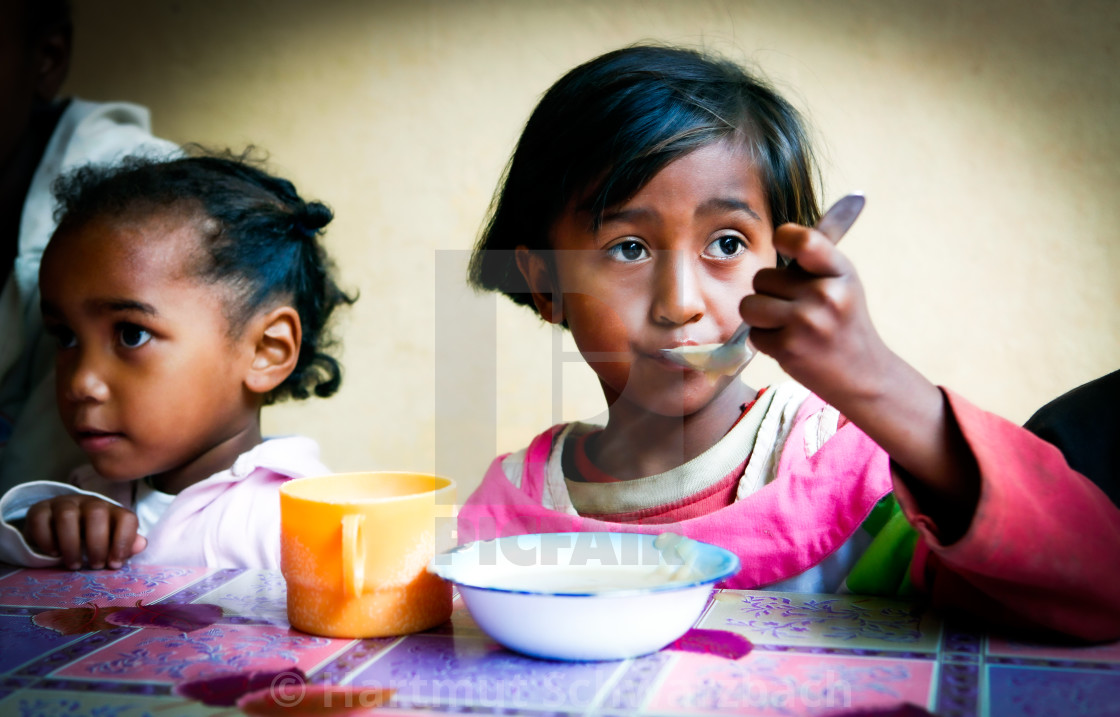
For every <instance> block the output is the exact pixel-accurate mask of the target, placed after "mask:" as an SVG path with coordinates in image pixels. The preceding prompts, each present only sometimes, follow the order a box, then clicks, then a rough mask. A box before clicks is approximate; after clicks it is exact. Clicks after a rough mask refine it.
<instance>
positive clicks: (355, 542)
mask: <svg viewBox="0 0 1120 717" xmlns="http://www.w3.org/2000/svg"><path fill="white" fill-rule="evenodd" d="M364 520H365V516H364V515H356V514H351V515H344V516H342V585H343V588H344V589H345V591H346V596H347V597H358V596H360V595H361V594H362V587H363V585H364V583H365V575H366V543H365V541H364V540H362V522H363V521H364Z"/></svg>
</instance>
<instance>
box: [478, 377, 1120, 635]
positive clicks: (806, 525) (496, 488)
mask: <svg viewBox="0 0 1120 717" xmlns="http://www.w3.org/2000/svg"><path fill="white" fill-rule="evenodd" d="M945 393H946V396H947V397H948V400H949V406H950V408H951V410H952V414H953V416H954V417H955V419H956V421H957V423H958V424H959V425H960V427H961V430H962V432H963V433H964V436H965V439H966V441H967V442H968V444H969V445H970V446H971V448H972V450H973V453H974V455H975V456H976V460H977V463H978V465H979V467H980V474H981V480H982V487H981V495H980V502H979V505H978V507H977V510H976V514H975V516H974V517H973V521H972V524H971V527H970V528H969V531H968V532H967V534H966V535H965V536H964V537H963V538H961V539H960V540H958V541H957V542H956V543H954V544H952V545H942V544H941V543H940V542H939V541H938V539H937V529H936V526H934V525H933V524H932V522H931V521H930V519H929V518H928V517H926V516H925V515H923V514H922V512H921V510H920V508H919V506H918V505H917V504H916V502H915V500H914V499H913V497H912V496H911V495H910V493H909V492H908V491H907V490H906V488H905V485H904V484H903V482H902V480H901V479H900V478H899V476H898V475H894V474H893V473H892V467H891V463H890V460H889V456H887V454H886V453H885V452H884V451H883V450H882V449H881V448H879V447H878V446H877V445H876V444H875V443H874V442H872V441H871V439H869V438H868V437H867V436H866V435H865V434H864V433H863V432H862V431H860V430H859V429H858V428H857V427H856V426H854V425H853V424H850V423H849V424H846V425H844V426H843V427H841V428H840V429H839V430H838V431H837V432H836V433H835V435H833V436H832V437H831V438H830V439H829V440H827V441H826V442H825V443H824V445H823V446H821V447H820V449H819V450H817V451H816V452H814V453H812V454H811V455H806V451H804V450H800V449H799V447H800V446H803V445H805V443H804V441H803V440H802V437H803V434H804V432H805V431H806V430H807V428H806V427H807V425H808V424H809V422H808V420H807V419H808V418H809V417H810V416H812V415H814V414H816V413H818V412H819V411H820V410H821V408H822V407H823V405H824V404H823V402H822V401H820V399H818V398H817V397H815V396H810V397H809V398H808V399H807V400H806V401H805V402H804V403H803V405H802V407H801V409H800V410H799V412H798V414H797V420H796V424H795V426H794V427H793V429H792V433H791V434H790V438H789V439H788V440H787V441H786V442H785V444H784V445H785V449H784V450H783V451H782V453H781V456H780V458H779V463H778V473H777V478H776V479H775V480H773V481H771V482H770V483H768V484H767V485H766V486H765V487H763V488H762V489H760V490H759V491H758V492H756V493H754V494H753V495H751V496H748V497H747V498H745V499H743V500H740V501H737V502H735V503H733V504H731V505H730V506H727V507H726V508H723V509H720V510H718V511H716V512H714V513H711V514H709V515H706V516H703V517H700V518H694V519H691V520H686V521H682V522H680V523H676V524H674V525H672V526H666V525H640V524H619V523H608V522H604V521H601V520H596V519H594V518H585V517H582V516H579V515H576V514H570V513H563V512H559V511H556V510H552V509H549V508H545V507H543V506H542V504H541V502H542V492H543V487H544V481H545V470H544V467H545V465H546V463H547V461H548V459H549V454H550V452H551V450H552V438H553V436H554V435H555V434H556V432H557V430H558V429H559V428H561V427H554V428H552V429H550V430H549V431H546V432H545V433H543V434H541V435H540V436H538V437H537V438H536V439H534V441H533V442H532V443H531V444H530V446H529V448H528V451H527V453H526V455H525V461H524V467H523V471H522V475H521V480H520V486H516V485H514V484H513V483H512V482H511V481H510V479H509V478H507V476H506V474H505V472H504V471H503V469H502V465H501V463H502V460H503V459H504V458H505V456H501V457H499V458H498V459H496V460H495V461H494V463H493V464H492V465H491V466H490V469H489V470H488V471H487V473H486V476H485V477H484V478H483V481H482V484H481V485H480V486H479V488H478V490H476V491H475V493H474V494H473V495H471V496H470V498H469V499H468V500H467V501H466V504H465V505H464V506H463V508H462V510H461V511H460V515H459V523H460V525H459V533H460V539H461V540H469V539H474V538H479V539H486V538H490V537H495V536H498V535H514V534H520V533H530V532H566V531H592V530H613V531H624V532H640V533H660V532H664V531H666V530H672V531H673V532H676V533H680V534H682V535H686V536H688V537H691V538H694V539H697V540H703V541H705V542H709V543H713V544H716V545H720V546H723V547H725V548H728V549H730V550H732V551H734V552H735V553H736V554H737V555H738V556H739V558H740V561H741V562H742V565H743V568H742V570H741V572H740V573H739V574H738V575H737V576H735V577H734V578H732V579H731V580H729V581H727V582H726V583H725V586H727V587H734V588H760V587H766V586H774V584H775V583H779V582H780V581H783V580H789V579H791V578H793V577H795V576H797V575H799V574H802V573H804V572H805V571H807V570H813V569H816V568H817V567H818V566H821V565H823V564H824V563H825V561H827V560H829V559H830V558H832V557H833V556H834V555H835V554H838V553H839V551H842V550H846V549H850V547H851V546H852V544H853V542H856V541H854V540H853V539H854V538H855V537H856V532H857V530H858V529H859V527H860V525H861V524H862V523H863V521H864V519H865V518H866V517H867V516H868V514H869V513H870V511H871V509H872V507H873V506H874V505H875V503H876V502H878V501H879V500H880V499H881V498H883V497H884V496H885V495H887V494H889V493H890V492H891V491H892V490H893V491H894V492H895V495H896V498H897V499H898V501H899V503H900V504H901V506H902V508H903V511H904V512H905V514H906V516H907V518H908V519H909V520H910V522H911V523H912V524H913V525H914V526H915V527H916V529H917V530H918V533H919V535H920V537H921V539H920V540H919V542H918V548H917V549H916V551H915V556H914V557H915V559H914V561H913V564H912V573H911V578H912V579H913V581H914V582H915V584H916V585H917V586H918V587H919V588H921V589H923V590H925V591H926V592H928V593H930V595H931V596H932V598H933V601H934V602H935V603H936V604H938V605H941V606H945V607H959V608H963V609H965V610H967V611H968V612H971V613H974V614H982V615H989V616H993V617H997V618H999V619H1001V620H1002V621H1004V622H1008V623H1011V624H1016V625H1021V624H1027V625H1035V626H1042V627H1045V628H1050V629H1054V630H1058V631H1061V632H1065V633H1069V634H1073V635H1078V636H1081V637H1084V638H1089V639H1100V640H1106V639H1115V638H1117V637H1120V571H1118V570H1115V569H1102V568H1104V566H1116V565H1117V560H1118V558H1117V556H1120V510H1118V509H1117V508H1116V507H1115V506H1114V505H1113V504H1112V503H1111V502H1110V501H1109V500H1108V499H1107V497H1105V496H1104V494H1103V493H1102V492H1101V491H1100V490H1099V489H1098V488H1097V487H1096V486H1095V485H1093V484H1092V483H1091V482H1090V481H1088V479H1086V478H1084V477H1083V476H1081V475H1080V474H1078V473H1076V472H1074V471H1073V470H1072V469H1070V468H1069V467H1068V466H1067V465H1066V463H1065V460H1064V459H1063V458H1062V456H1061V454H1060V453H1059V452H1058V450H1057V449H1056V448H1054V447H1053V446H1051V445H1050V444H1048V443H1045V442H1044V441H1042V440H1040V439H1038V438H1036V437H1035V436H1033V435H1032V434H1030V433H1029V432H1027V431H1026V430H1024V429H1022V428H1021V427H1019V426H1016V425H1015V424H1012V423H1010V422H1008V421H1006V420H1004V419H1001V418H999V417H998V416H995V415H993V414H990V413H987V412H984V411H981V410H979V409H978V408H976V407H974V406H972V405H971V404H970V403H968V402H967V401H965V400H964V399H963V398H961V397H959V396H957V395H956V394H954V393H951V392H949V391H946V392H945ZM858 557H859V556H858V554H856V555H853V556H852V560H854V559H857V558H858Z"/></svg>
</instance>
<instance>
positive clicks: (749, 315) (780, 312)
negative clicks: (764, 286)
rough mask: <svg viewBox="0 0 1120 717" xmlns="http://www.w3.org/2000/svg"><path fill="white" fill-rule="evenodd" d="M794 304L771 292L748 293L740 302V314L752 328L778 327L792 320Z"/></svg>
mask: <svg viewBox="0 0 1120 717" xmlns="http://www.w3.org/2000/svg"><path fill="white" fill-rule="evenodd" d="M794 308H795V307H794V306H793V304H792V303H791V302H790V301H789V300H788V299H787V298H786V297H778V296H775V295H773V294H770V293H766V294H748V295H747V296H744V297H743V299H742V301H740V302H739V315H740V316H742V317H743V322H744V323H746V324H747V325H748V326H750V327H751V330H752V331H754V330H758V329H776V328H780V327H782V326H785V325H786V324H788V323H789V322H790V319H791V317H792V314H793V311H794Z"/></svg>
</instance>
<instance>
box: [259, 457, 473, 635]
mask: <svg viewBox="0 0 1120 717" xmlns="http://www.w3.org/2000/svg"><path fill="white" fill-rule="evenodd" d="M454 513H455V482H454V481H452V480H451V479H450V478H442V477H439V476H433V475H427V474H423V473H397V472H370V473H346V474H337V475H326V476H317V477H313V478H298V479H296V480H291V481H288V482H287V483H285V484H284V485H282V486H281V487H280V569H281V571H282V572H283V573H284V579H285V581H286V582H287V585H288V621H289V622H290V623H291V624H292V627H294V628H296V629H298V630H302V631H304V632H309V633H311V634H313V635H323V636H326V637H350V638H362V637H385V636H388V635H404V634H407V633H411V632H418V631H420V630H426V629H428V628H430V627H434V626H435V625H438V624H440V623H442V622H445V621H447V619H448V618H449V617H450V616H451V585H450V583H447V582H445V581H444V580H443V579H441V578H439V577H437V576H435V575H432V574H431V573H429V572H428V571H427V567H428V563H429V562H430V561H431V560H432V558H433V557H434V556H435V554H436V552H437V551H441V550H444V549H446V548H448V547H451V546H452V545H453V544H454V540H453V538H452V535H453V534H452V532H451V530H452V528H453V524H454Z"/></svg>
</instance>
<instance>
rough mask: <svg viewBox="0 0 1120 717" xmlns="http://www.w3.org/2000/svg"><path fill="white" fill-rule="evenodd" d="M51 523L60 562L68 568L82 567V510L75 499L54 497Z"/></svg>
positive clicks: (76, 568)
mask: <svg viewBox="0 0 1120 717" xmlns="http://www.w3.org/2000/svg"><path fill="white" fill-rule="evenodd" d="M51 524H52V527H53V529H54V539H55V545H57V546H58V553H59V555H61V556H62V564H63V565H65V566H66V567H67V568H69V569H70V570H78V569H80V568H81V567H82V510H81V507H80V506H79V505H78V503H77V501H75V500H73V499H71V498H69V497H67V498H55V499H54V500H52V501H51Z"/></svg>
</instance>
